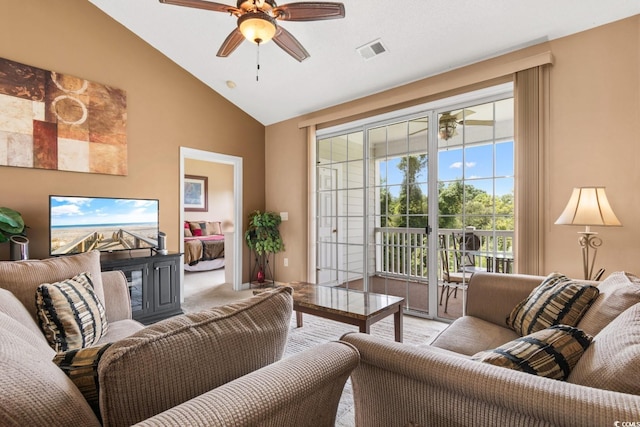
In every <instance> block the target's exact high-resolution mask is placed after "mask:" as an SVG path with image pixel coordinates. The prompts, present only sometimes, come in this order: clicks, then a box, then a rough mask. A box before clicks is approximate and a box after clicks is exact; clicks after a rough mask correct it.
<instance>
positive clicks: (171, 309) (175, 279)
mask: <svg viewBox="0 0 640 427" xmlns="http://www.w3.org/2000/svg"><path fill="white" fill-rule="evenodd" d="M179 263H180V253H177V252H169V254H167V255H157V254H153V253H150V252H149V251H132V252H126V251H123V252H113V253H105V254H102V257H101V260H100V264H101V266H102V271H111V270H120V271H122V272H123V273H124V275H125V276H126V277H127V282H129V295H130V296H131V309H132V314H133V318H134V319H135V320H138V321H139V322H142V323H144V324H149V323H154V322H157V321H158V320H162V319H165V318H167V317H171V316H175V315H177V314H182V310H181V309H180V274H179V272H178V266H179Z"/></svg>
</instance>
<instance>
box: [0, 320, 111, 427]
mask: <svg viewBox="0 0 640 427" xmlns="http://www.w3.org/2000/svg"><path fill="white" fill-rule="evenodd" d="M20 326H21V325H20V323H19V322H18V321H17V320H15V319H12V318H10V317H9V316H7V315H6V314H4V313H0V342H2V345H0V366H2V369H0V384H2V393H0V425H2V426H53V425H59V426H64V425H67V426H100V422H99V421H98V419H97V418H96V416H95V414H94V413H93V411H92V410H91V407H90V406H89V404H88V403H87V402H86V401H85V400H84V398H83V397H82V394H81V393H80V391H79V390H78V389H77V388H76V387H75V386H74V385H73V383H72V382H71V380H70V379H69V378H68V377H67V376H66V375H65V374H64V372H62V371H61V370H60V369H59V368H58V367H57V366H56V365H55V364H54V363H53V362H52V361H51V359H52V357H53V356H52V355H51V353H50V352H41V351H33V346H32V345H31V344H30V343H29V342H27V341H26V340H25V339H23V338H24V337H23V336H20V334H19V333H16V332H17V331H19V330H20V329H19V328H20Z"/></svg>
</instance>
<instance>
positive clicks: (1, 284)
mask: <svg viewBox="0 0 640 427" xmlns="http://www.w3.org/2000/svg"><path fill="white" fill-rule="evenodd" d="M82 272H88V273H90V274H91V277H92V280H93V287H94V289H93V290H94V292H95V293H96V295H98V298H100V301H102V303H104V290H103V288H102V276H101V274H100V272H101V269H100V252H98V251H91V252H86V253H83V254H78V255H69V256H61V257H57V258H48V259H43V260H26V261H18V262H15V261H0V288H3V289H7V290H9V291H10V292H11V293H13V295H15V296H16V298H18V299H19V300H20V302H21V303H22V304H23V305H24V306H25V307H26V308H27V310H29V313H30V314H31V317H32V318H33V320H34V321H37V317H36V307H35V304H34V295H35V294H36V288H37V287H38V286H40V285H41V284H43V283H54V282H59V281H61V280H66V279H68V278H70V277H73V276H75V275H77V274H80V273H82Z"/></svg>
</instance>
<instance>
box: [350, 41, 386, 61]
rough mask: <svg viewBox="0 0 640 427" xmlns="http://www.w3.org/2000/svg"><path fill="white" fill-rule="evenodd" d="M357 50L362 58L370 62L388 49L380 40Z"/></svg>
mask: <svg viewBox="0 0 640 427" xmlns="http://www.w3.org/2000/svg"><path fill="white" fill-rule="evenodd" d="M356 50H357V51H358V53H359V54H360V56H362V57H363V58H364V59H366V60H369V59H371V58H373V57H376V56H378V55H381V54H383V53H385V52H386V51H387V48H386V47H384V45H383V44H382V41H381V40H380V39H378V40H374V41H372V42H369V43H367V44H365V45H364V46H360V47H359V48H357V49H356Z"/></svg>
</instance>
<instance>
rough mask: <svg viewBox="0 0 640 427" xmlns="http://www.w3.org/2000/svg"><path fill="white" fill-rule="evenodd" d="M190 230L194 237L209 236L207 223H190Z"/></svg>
mask: <svg viewBox="0 0 640 427" xmlns="http://www.w3.org/2000/svg"><path fill="white" fill-rule="evenodd" d="M189 228H190V229H191V233H193V235H194V236H208V234H207V222H206V221H200V222H194V221H190V222H189Z"/></svg>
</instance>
